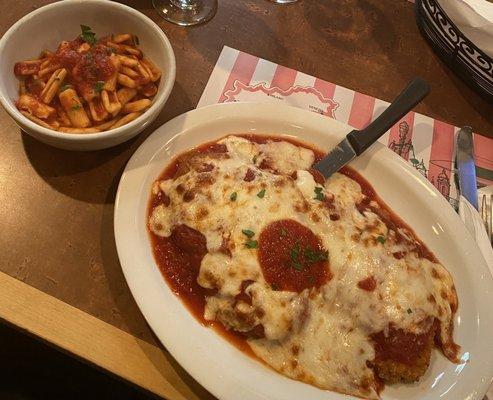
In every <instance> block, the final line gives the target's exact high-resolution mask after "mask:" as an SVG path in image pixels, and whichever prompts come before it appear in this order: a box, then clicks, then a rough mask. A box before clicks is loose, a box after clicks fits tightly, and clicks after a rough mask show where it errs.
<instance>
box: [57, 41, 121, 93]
mask: <svg viewBox="0 0 493 400" xmlns="http://www.w3.org/2000/svg"><path fill="white" fill-rule="evenodd" d="M84 43H85V42H84V40H83V39H82V38H81V37H78V38H76V39H74V40H72V41H71V42H64V43H62V44H61V45H60V46H59V47H58V49H57V51H56V53H55V55H54V57H53V61H52V62H53V64H55V65H57V66H58V67H59V68H62V67H63V68H65V69H66V70H67V72H68V81H69V82H70V83H71V84H73V85H74V86H76V88H77V89H79V90H80V91H81V92H82V93H87V92H89V91H91V90H93V89H94V88H95V86H96V83H97V82H103V81H107V80H108V79H109V78H110V77H111V76H112V75H113V74H114V73H115V67H114V65H113V64H112V62H111V60H110V57H111V55H112V54H113V50H112V49H111V48H110V47H108V46H106V45H104V44H102V43H96V44H94V45H93V46H90V47H89V48H88V50H86V51H82V52H78V51H77V50H78V49H79V48H80V46H81V45H83V44H84Z"/></svg>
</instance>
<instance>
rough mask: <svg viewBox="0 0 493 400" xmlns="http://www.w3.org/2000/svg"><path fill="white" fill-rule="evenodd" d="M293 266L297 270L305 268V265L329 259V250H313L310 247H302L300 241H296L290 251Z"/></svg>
mask: <svg viewBox="0 0 493 400" xmlns="http://www.w3.org/2000/svg"><path fill="white" fill-rule="evenodd" d="M289 255H290V257H291V267H292V268H294V269H295V270H297V271H301V270H303V267H304V266H308V265H310V264H315V263H318V262H322V261H327V259H328V258H329V252H328V251H321V250H313V249H311V248H309V247H305V248H302V247H301V245H300V242H296V244H295V245H294V246H293V248H292V249H291V251H290V254H289Z"/></svg>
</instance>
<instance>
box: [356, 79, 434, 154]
mask: <svg viewBox="0 0 493 400" xmlns="http://www.w3.org/2000/svg"><path fill="white" fill-rule="evenodd" d="M429 92H430V85H429V84H428V82H426V81H425V80H424V79H421V78H414V79H413V80H412V81H411V82H409V84H408V85H407V87H406V88H405V89H404V90H403V91H402V92H401V93H400V94H399V96H397V97H396V99H395V100H394V101H393V102H392V104H390V106H388V107H387V109H386V110H385V111H384V112H383V113H382V114H381V115H380V116H379V117H378V118H377V119H376V120H375V121H373V122H372V123H371V124H369V125H368V126H367V127H366V128H364V129H361V130H354V131H352V132H350V133H349V134H348V135H347V138H348V140H349V143H351V146H352V147H353V149H354V151H355V152H356V155H358V156H359V155H360V154H361V153H363V152H364V151H365V150H366V149H367V148H368V147H370V145H372V144H373V143H375V142H376V141H377V140H378V139H379V138H380V136H382V135H383V134H384V133H385V132H387V131H388V130H389V129H390V128H392V126H394V125H395V123H396V122H397V121H399V120H400V119H401V118H402V117H403V116H404V115H406V114H407V113H408V112H409V111H411V110H412V109H413V108H414V106H415V105H416V104H418V103H419V102H420V101H421V100H423V99H424V98H425V97H426V95H427V94H428V93H429Z"/></svg>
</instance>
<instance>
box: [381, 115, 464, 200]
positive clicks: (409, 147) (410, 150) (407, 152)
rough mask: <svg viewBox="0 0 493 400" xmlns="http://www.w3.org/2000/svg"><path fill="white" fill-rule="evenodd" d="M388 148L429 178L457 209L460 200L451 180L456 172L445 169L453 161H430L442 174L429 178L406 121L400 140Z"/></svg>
mask: <svg viewBox="0 0 493 400" xmlns="http://www.w3.org/2000/svg"><path fill="white" fill-rule="evenodd" d="M388 147H389V149H390V150H392V151H393V152H394V153H396V154H398V155H399V156H401V157H402V158H404V159H406V160H409V162H410V163H411V165H412V166H413V167H414V168H415V169H416V170H417V171H418V172H419V173H420V174H421V175H423V176H424V177H425V178H428V179H429V180H430V182H431V183H432V184H433V186H435V187H436V188H437V189H438V191H439V192H440V193H441V194H442V195H443V196H444V197H445V198H446V199H447V200H448V202H449V203H450V204H451V205H452V206H454V207H456V206H457V205H458V199H456V198H454V196H453V195H452V194H451V183H450V182H451V178H450V177H449V176H452V175H453V174H454V171H453V170H452V169H450V168H447V167H444V166H445V165H447V166H448V165H452V161H451V160H430V161H429V165H434V166H436V167H438V168H439V169H440V172H439V173H438V174H437V175H436V176H432V177H429V176H428V175H429V169H428V168H427V167H426V163H425V160H424V159H421V160H418V159H417V157H416V154H415V151H414V145H413V142H412V140H411V138H409V124H408V123H407V122H406V121H402V122H401V123H400V124H399V139H398V140H395V139H393V140H392V141H391V142H390V143H389V144H388Z"/></svg>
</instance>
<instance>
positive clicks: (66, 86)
mask: <svg viewBox="0 0 493 400" xmlns="http://www.w3.org/2000/svg"><path fill="white" fill-rule="evenodd" d="M70 88H71V86H70V83H64V84H63V85H62V86H60V92H63V91H64V90H67V89H70Z"/></svg>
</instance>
